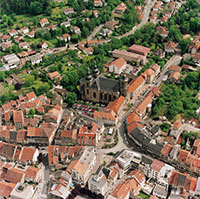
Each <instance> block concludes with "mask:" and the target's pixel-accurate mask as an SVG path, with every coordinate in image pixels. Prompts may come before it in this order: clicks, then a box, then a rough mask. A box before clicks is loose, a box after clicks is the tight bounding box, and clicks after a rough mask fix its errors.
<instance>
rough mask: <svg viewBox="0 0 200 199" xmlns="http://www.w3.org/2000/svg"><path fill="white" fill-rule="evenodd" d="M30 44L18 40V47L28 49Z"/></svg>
mask: <svg viewBox="0 0 200 199" xmlns="http://www.w3.org/2000/svg"><path fill="white" fill-rule="evenodd" d="M29 47H30V46H29V44H28V43H27V42H20V43H19V48H23V49H28V48H29Z"/></svg>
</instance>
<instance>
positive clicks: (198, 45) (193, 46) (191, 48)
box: [189, 42, 200, 55]
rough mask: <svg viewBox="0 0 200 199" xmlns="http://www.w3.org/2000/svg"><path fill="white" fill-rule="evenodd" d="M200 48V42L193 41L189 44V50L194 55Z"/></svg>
mask: <svg viewBox="0 0 200 199" xmlns="http://www.w3.org/2000/svg"><path fill="white" fill-rule="evenodd" d="M199 50H200V42H197V43H192V44H191V45H190V46H189V52H190V53H191V54H192V55H194V54H196V53H198V52H199Z"/></svg>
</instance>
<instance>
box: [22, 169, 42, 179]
mask: <svg viewBox="0 0 200 199" xmlns="http://www.w3.org/2000/svg"><path fill="white" fill-rule="evenodd" d="M39 171H40V168H35V167H32V166H30V167H29V168H28V169H27V170H26V174H25V179H27V178H28V179H32V180H36V177H37V174H38V172H39Z"/></svg>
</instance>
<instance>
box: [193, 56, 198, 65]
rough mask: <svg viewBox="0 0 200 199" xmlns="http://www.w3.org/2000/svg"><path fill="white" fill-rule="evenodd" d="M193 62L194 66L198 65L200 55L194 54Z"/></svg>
mask: <svg viewBox="0 0 200 199" xmlns="http://www.w3.org/2000/svg"><path fill="white" fill-rule="evenodd" d="M193 61H194V62H195V63H196V64H198V65H199V64H200V54H198V53H196V54H195V55H194V56H193Z"/></svg>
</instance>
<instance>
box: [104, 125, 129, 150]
mask: <svg viewBox="0 0 200 199" xmlns="http://www.w3.org/2000/svg"><path fill="white" fill-rule="evenodd" d="M117 129H118V132H117V133H118V143H117V145H116V146H115V147H113V148H110V149H101V152H102V153H104V154H106V153H110V152H113V153H117V152H118V151H122V150H123V149H127V148H128V147H127V145H126V144H125V141H124V132H125V126H124V125H123V124H122V123H121V122H120V123H119V124H118V127H117Z"/></svg>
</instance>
